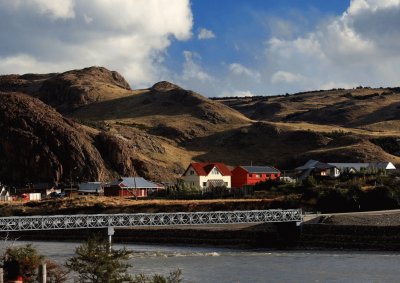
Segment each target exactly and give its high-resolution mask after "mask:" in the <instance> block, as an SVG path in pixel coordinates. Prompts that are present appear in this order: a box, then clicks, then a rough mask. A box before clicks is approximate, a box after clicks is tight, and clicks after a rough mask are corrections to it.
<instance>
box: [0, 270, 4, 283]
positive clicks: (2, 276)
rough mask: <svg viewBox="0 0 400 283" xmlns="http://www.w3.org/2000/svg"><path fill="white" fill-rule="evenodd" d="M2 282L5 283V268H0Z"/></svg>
mask: <svg viewBox="0 0 400 283" xmlns="http://www.w3.org/2000/svg"><path fill="white" fill-rule="evenodd" d="M0 283H4V271H3V268H0Z"/></svg>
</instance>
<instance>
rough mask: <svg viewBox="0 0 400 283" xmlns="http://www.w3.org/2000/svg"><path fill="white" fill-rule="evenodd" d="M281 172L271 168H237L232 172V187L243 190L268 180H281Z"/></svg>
mask: <svg viewBox="0 0 400 283" xmlns="http://www.w3.org/2000/svg"><path fill="white" fill-rule="evenodd" d="M280 176H281V172H280V171H279V170H278V169H276V168H274V167H269V166H237V167H236V168H235V169H233V170H232V187H233V188H243V186H246V185H247V186H252V185H255V184H257V183H259V182H263V181H267V180H279V177H280Z"/></svg>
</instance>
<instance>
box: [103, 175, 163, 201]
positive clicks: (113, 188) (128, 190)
mask: <svg viewBox="0 0 400 283" xmlns="http://www.w3.org/2000/svg"><path fill="white" fill-rule="evenodd" d="M163 188H164V187H163V186H162V185H160V184H157V183H154V182H151V181H147V180H146V179H144V178H142V177H122V178H121V179H120V180H118V181H115V182H112V183H111V184H109V185H106V186H105V188H104V196H120V197H122V196H123V197H128V196H136V197H147V196H148V192H149V191H158V190H159V189H163Z"/></svg>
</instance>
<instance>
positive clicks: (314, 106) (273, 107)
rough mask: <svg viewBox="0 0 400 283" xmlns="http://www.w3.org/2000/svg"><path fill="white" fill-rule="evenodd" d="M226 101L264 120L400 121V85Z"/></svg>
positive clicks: (349, 123) (342, 123) (358, 123)
mask: <svg viewBox="0 0 400 283" xmlns="http://www.w3.org/2000/svg"><path fill="white" fill-rule="evenodd" d="M222 102H223V103H224V104H226V105H228V106H230V107H232V108H234V109H237V110H238V111H240V112H241V113H243V114H244V115H246V116H247V117H249V118H251V119H257V120H263V121H274V122H309V123H313V124H325V125H338V126H345V127H359V126H366V125H369V124H373V123H378V122H382V121H392V120H396V121H397V120H400V115H399V112H398V109H399V108H400V89H399V88H380V89H372V88H357V89H350V90H345V89H334V90H329V91H314V92H305V93H298V94H294V95H285V96H273V97H255V98H231V99H224V100H222Z"/></svg>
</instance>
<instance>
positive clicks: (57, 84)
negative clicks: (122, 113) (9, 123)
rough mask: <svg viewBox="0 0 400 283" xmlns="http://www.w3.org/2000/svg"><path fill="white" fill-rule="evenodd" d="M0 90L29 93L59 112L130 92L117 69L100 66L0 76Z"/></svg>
mask: <svg viewBox="0 0 400 283" xmlns="http://www.w3.org/2000/svg"><path fill="white" fill-rule="evenodd" d="M0 91H6V92H10V91H13V92H23V93H27V94H30V95H32V96H34V97H38V98H39V99H41V100H42V101H44V102H45V103H47V104H49V105H51V106H53V107H55V108H56V109H57V110H59V111H62V112H65V111H69V110H71V109H75V108H77V107H79V106H82V105H86V104H89V103H93V102H98V101H104V100H108V99H113V98H116V97H121V96H125V95H128V94H130V93H132V91H131V88H130V86H129V84H128V83H127V82H126V80H125V79H124V78H123V77H122V76H121V75H120V74H119V73H118V72H115V71H109V70H107V69H106V68H103V67H89V68H85V69H82V70H72V71H68V72H64V73H61V74H58V73H52V74H44V75H41V74H25V75H8V76H0Z"/></svg>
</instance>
